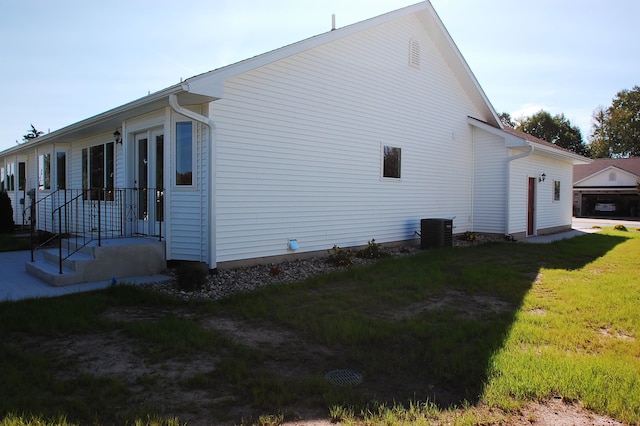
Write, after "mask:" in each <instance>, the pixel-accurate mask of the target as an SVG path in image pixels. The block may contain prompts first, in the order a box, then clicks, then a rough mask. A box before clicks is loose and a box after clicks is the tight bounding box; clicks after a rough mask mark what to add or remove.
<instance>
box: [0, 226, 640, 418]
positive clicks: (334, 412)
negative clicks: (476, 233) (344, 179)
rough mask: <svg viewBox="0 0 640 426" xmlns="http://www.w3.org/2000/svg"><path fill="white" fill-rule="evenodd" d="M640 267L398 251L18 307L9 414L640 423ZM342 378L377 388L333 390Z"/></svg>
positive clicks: (582, 250) (495, 247) (2, 308)
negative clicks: (251, 276) (190, 293)
mask: <svg viewBox="0 0 640 426" xmlns="http://www.w3.org/2000/svg"><path fill="white" fill-rule="evenodd" d="M639 260H640V234H636V233H629V232H622V231H614V230H612V229H609V230H606V231H605V232H602V233H599V234H591V235H585V236H581V237H577V238H573V239H570V240H562V241H558V242H556V243H552V244H548V245H529V244H519V243H517V244H514V243H493V244H487V245H482V246H478V247H468V248H452V249H442V250H434V251H425V252H421V253H419V254H416V255H413V256H406V257H402V258H383V259H381V260H380V261H378V262H377V263H376V264H374V265H371V266H366V267H353V268H350V269H346V270H344V271H342V272H335V273H331V274H326V275H322V276H318V277H315V278H312V279H309V280H307V281H305V282H301V283H294V284H286V285H274V286H269V287H264V288H262V289H260V290H256V291H254V292H252V293H247V294H240V295H236V296H233V297H230V298H228V299H225V300H222V301H219V302H203V301H190V302H184V301H178V300H175V299H172V298H169V297H165V296H162V295H159V294H156V293H152V292H148V291H145V290H142V289H139V288H135V287H130V286H115V287H112V288H109V289H107V290H104V291H99V292H93V293H87V294H78V295H72V296H67V297H63V298H56V299H46V300H28V301H22V302H7V303H2V304H0V338H1V339H2V341H3V343H6V344H3V346H2V347H1V348H0V370H1V371H3V372H5V375H4V378H3V381H2V382H0V416H5V423H3V425H4V424H8V425H12V424H44V425H48V424H76V423H77V424H86V423H94V424H112V423H129V424H149V425H151V424H154V425H155V424H158V425H164V424H166V425H173V424H183V423H186V422H189V421H194V420H197V419H202V418H207V419H210V420H211V421H212V422H215V423H218V424H238V423H241V424H274V425H275V424H280V423H282V422H283V421H285V420H287V419H291V418H293V414H292V413H295V412H299V411H300V410H303V411H305V412H309V411H310V412H314V413H320V414H317V415H319V416H321V417H325V418H331V419H333V420H336V421H337V420H339V421H341V422H343V423H344V424H354V425H355V424H357V425H359V424H371V425H378V424H380V425H382V424H384V425H400V424H408V423H411V424H434V423H436V424H437V423H449V424H478V423H481V424H498V423H501V422H502V423H509V422H510V419H511V417H510V416H517V415H519V413H520V412H521V410H522V408H523V407H524V406H525V405H526V404H527V403H528V402H530V401H539V400H546V399H549V398H552V397H562V398H564V399H565V400H568V401H581V402H582V403H583V404H584V405H585V406H586V407H588V408H590V409H592V410H594V411H595V412H598V413H602V414H608V415H611V416H614V417H615V418H617V419H620V420H623V421H626V422H630V423H637V422H640V382H639V381H638V379H637V378H638V377H640V362H639V361H638V354H640V342H639V341H638V336H639V331H640V312H638V310H637V306H638V302H639V301H640V292H639V291H638V290H637V288H636V285H637V284H636V281H637V278H636V277H637V264H638V261H639ZM243 327H244V328H243ZM248 333H249V334H251V336H250V337H247V334H248ZM272 334H273V336H272ZM93 341H95V342H97V343H96V344H95V345H94V346H95V349H96V353H95V354H91V353H87V352H86V351H87V349H86V345H87V342H93ZM99 352H103V354H102V355H101V354H100V353H99ZM105 354H106V355H105ZM101 357H102V358H101ZM111 357H112V358H111ZM103 358H106V362H104V359H103ZM101 359H102V361H103V362H102V363H101V364H99V363H97V360H101ZM110 359H113V363H114V364H117V363H123V367H122V369H121V370H118V369H113V368H111V367H112V366H110V365H109V360H110ZM127 363H128V364H127ZM116 367H117V365H116ZM341 368H350V369H353V370H356V371H358V372H359V373H361V374H362V377H363V381H362V384H360V385H358V386H356V387H336V386H333V385H331V384H329V383H328V382H327V381H326V380H325V379H324V374H325V373H326V372H328V371H330V370H333V369H341ZM18 413H19V414H18ZM23 419H26V420H23ZM32 419H35V420H32ZM41 419H53V420H51V421H49V420H41ZM20 421H23V422H24V423H20ZM39 421H40V423H38V422H39ZM29 422H31V423H29ZM47 422H49V423H47ZM64 422H68V423H64Z"/></svg>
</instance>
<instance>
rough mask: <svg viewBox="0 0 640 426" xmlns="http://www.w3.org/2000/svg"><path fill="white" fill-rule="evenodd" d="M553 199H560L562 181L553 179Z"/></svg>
mask: <svg viewBox="0 0 640 426" xmlns="http://www.w3.org/2000/svg"><path fill="white" fill-rule="evenodd" d="M553 201H560V181H559V180H554V181H553Z"/></svg>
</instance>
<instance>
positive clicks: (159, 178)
mask: <svg viewBox="0 0 640 426" xmlns="http://www.w3.org/2000/svg"><path fill="white" fill-rule="evenodd" d="M155 166H156V182H155V191H156V221H157V222H163V221H164V216H163V210H164V208H163V205H164V135H158V136H156V164H155Z"/></svg>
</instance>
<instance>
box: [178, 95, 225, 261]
mask: <svg viewBox="0 0 640 426" xmlns="http://www.w3.org/2000/svg"><path fill="white" fill-rule="evenodd" d="M169 106H171V108H172V109H173V110H174V111H175V112H177V113H178V114H180V115H184V116H185V117H188V118H191V119H192V120H195V121H197V122H199V123H202V124H204V125H205V126H207V127H209V167H207V181H208V185H207V188H208V191H207V202H208V203H209V206H208V208H207V214H208V218H207V219H208V223H209V235H208V242H207V247H208V249H209V259H208V261H207V263H208V264H209V269H215V268H216V212H215V205H216V202H215V199H214V197H215V194H216V191H215V185H216V179H215V150H216V149H215V148H216V138H215V135H214V133H215V130H216V124H215V123H214V121H213V120H212V119H211V118H209V117H206V116H204V115H201V114H198V113H195V112H193V111H190V110H188V109H186V108H184V107H182V106H181V105H180V104H178V97H177V96H176V95H174V94H170V95H169Z"/></svg>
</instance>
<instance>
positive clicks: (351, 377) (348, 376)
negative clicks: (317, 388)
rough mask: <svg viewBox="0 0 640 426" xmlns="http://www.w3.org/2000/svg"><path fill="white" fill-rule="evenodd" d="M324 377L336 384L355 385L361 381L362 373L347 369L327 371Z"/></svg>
mask: <svg viewBox="0 0 640 426" xmlns="http://www.w3.org/2000/svg"><path fill="white" fill-rule="evenodd" d="M324 378H325V379H326V380H327V382H329V383H331V384H332V385H336V386H357V385H359V384H360V383H362V374H360V373H358V372H357V371H353V370H349V369H344V370H333V371H329V372H328V373H327V374H325V375H324Z"/></svg>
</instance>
